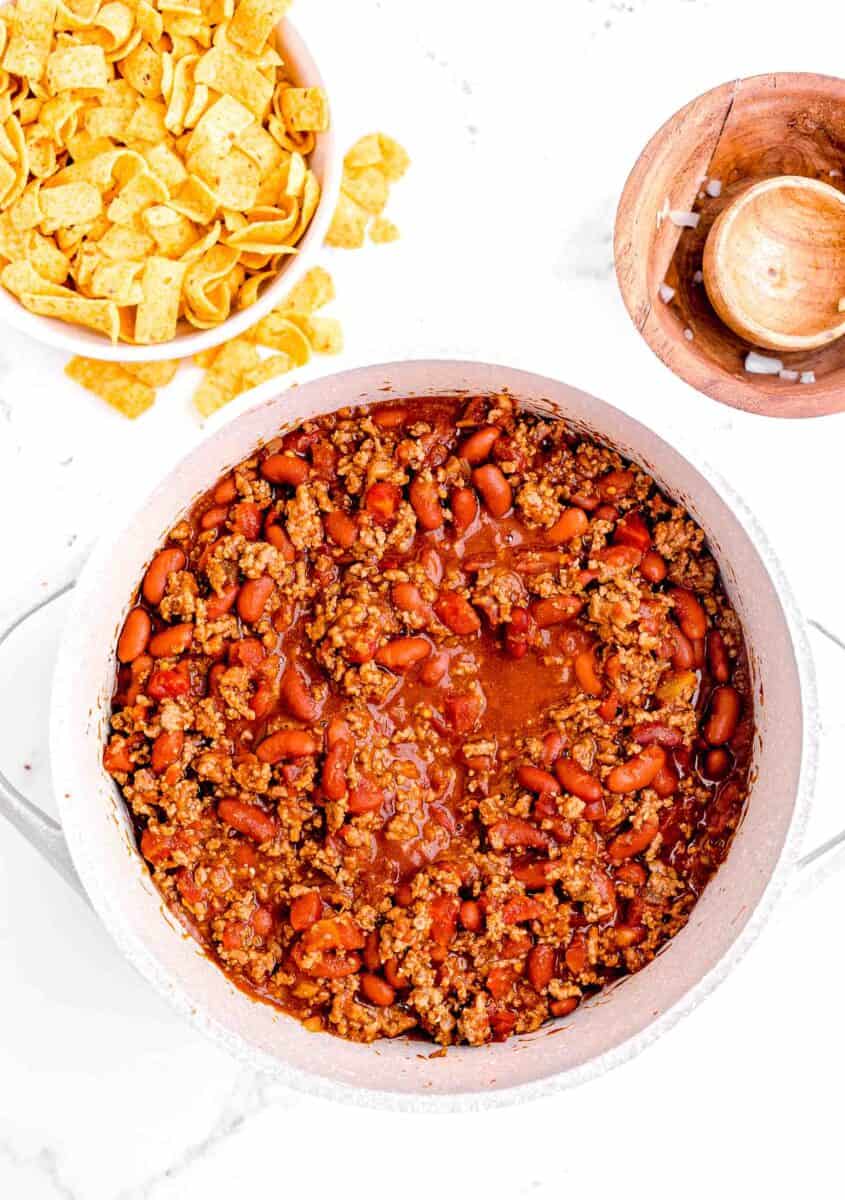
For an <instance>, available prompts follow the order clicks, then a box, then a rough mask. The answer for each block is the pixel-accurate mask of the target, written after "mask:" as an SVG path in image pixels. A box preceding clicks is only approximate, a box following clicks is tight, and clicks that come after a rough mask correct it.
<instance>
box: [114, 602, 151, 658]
mask: <svg viewBox="0 0 845 1200" xmlns="http://www.w3.org/2000/svg"><path fill="white" fill-rule="evenodd" d="M152 628H153V623H152V621H151V620H150V616H149V613H148V612H147V611H146V610H145V609H143V608H133V609H132V610H131V611H130V612H129V614H128V615H127V617H126V620H125V621H124V622H123V629H122V630H121V631H120V637H119V638H118V642H117V657H118V660H119V661H120V662H122V663H131V662H133V661H134V660H135V659H136V658H138V657H139V655H141V654H143V653H144V651H145V650H146V648H147V643H148V642H149V640H150V634H151V632H152Z"/></svg>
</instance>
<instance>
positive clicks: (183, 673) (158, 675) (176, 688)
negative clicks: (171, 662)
mask: <svg viewBox="0 0 845 1200" xmlns="http://www.w3.org/2000/svg"><path fill="white" fill-rule="evenodd" d="M212 670H213V668H212ZM145 690H146V693H147V695H148V696H149V697H150V699H151V700H175V699H176V697H177V696H186V695H187V694H188V692H189V691H190V690H191V676H190V673H189V669H188V664H187V663H185V662H181V663H177V664H176V666H175V667H173V668H172V669H171V670H168V671H163V670H161V669H160V668H157V669H156V670H155V671H153V673H152V675H150V678H149V679H148V681H147V686H146V689H145Z"/></svg>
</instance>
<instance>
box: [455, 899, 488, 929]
mask: <svg viewBox="0 0 845 1200" xmlns="http://www.w3.org/2000/svg"><path fill="white" fill-rule="evenodd" d="M460 918H461V924H462V925H463V927H464V929H466V930H467V931H468V932H469V933H478V931H479V930H480V929H481V927H482V926H483V924H484V914H483V913H482V911H481V906H480V905H479V904H478V903H477V902H476V901H475V900H464V902H463V904H462V905H461V908H460Z"/></svg>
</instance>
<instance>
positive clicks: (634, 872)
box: [615, 861, 648, 887]
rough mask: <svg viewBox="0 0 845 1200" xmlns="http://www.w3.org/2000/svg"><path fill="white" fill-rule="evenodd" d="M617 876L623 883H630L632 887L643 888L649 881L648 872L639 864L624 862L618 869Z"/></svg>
mask: <svg viewBox="0 0 845 1200" xmlns="http://www.w3.org/2000/svg"><path fill="white" fill-rule="evenodd" d="M615 875H616V878H617V880H619V881H620V882H621V883H629V884H631V886H632V887H642V886H643V884H644V883H645V881H646V880H647V879H648V872H647V871H646V869H645V867H643V866H642V865H641V864H640V863H638V862H630V861H626V862H623V863H622V864H621V865H620V866H618V867H617V868H616V871H615Z"/></svg>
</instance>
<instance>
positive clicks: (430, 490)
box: [408, 476, 443, 532]
mask: <svg viewBox="0 0 845 1200" xmlns="http://www.w3.org/2000/svg"><path fill="white" fill-rule="evenodd" d="M408 499H409V500H410V501H411V508H412V509H413V510H414V512H415V513H416V517H417V521H418V523H419V525H420V527H421V528H422V529H424V530H426V532H429V531H431V530H432V529H439V528H440V526H441V525H442V524H443V509H442V508H441V507H440V497H439V495H438V492H437V487H436V486H435V484H433V483H431V482H430V481H429V480H426V479H420V477H419V476H417V478H416V479H414V480H413V481H412V483H411V486H410V487H409V488H408Z"/></svg>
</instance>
